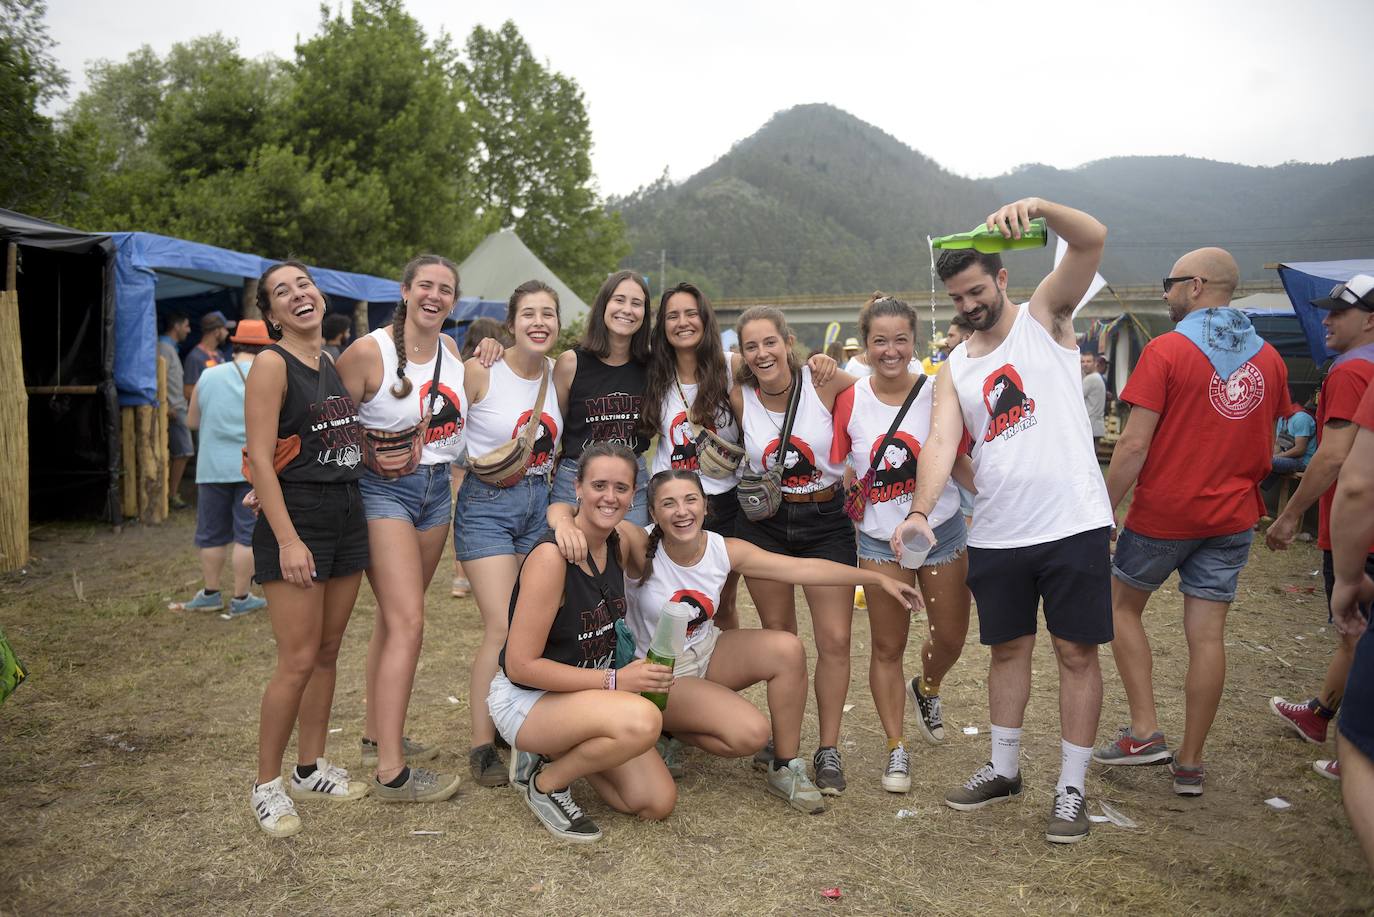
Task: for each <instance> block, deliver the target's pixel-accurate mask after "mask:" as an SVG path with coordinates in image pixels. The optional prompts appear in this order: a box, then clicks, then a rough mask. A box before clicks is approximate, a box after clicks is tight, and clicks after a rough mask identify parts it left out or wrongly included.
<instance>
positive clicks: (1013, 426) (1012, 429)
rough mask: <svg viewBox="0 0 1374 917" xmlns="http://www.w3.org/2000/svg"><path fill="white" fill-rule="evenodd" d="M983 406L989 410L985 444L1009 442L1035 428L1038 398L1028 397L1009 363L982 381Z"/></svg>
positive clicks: (984, 436)
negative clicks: (1000, 441) (1019, 434)
mask: <svg viewBox="0 0 1374 917" xmlns="http://www.w3.org/2000/svg"><path fill="white" fill-rule="evenodd" d="M983 406H984V407H986V408H987V409H988V429H987V432H986V433H984V434H983V442H985V443H990V442H992V441H993V440H994V439H999V438H1000V439H1002V440H1009V439H1011V438H1012V437H1013V436H1015V435H1016V434H1018V433H1020V432H1022V431H1024V430H1029V429H1030V428H1031V427H1033V426H1035V424H1036V422H1037V421H1036V418H1035V399H1034V398H1031V397H1030V396H1029V395H1027V394H1026V386H1025V383H1023V382H1022V381H1021V374H1020V373H1018V372H1017V371H1016V367H1015V366H1012V365H1011V364H1010V363H1007V364H1005V365H1003V366H1000V367H998V368H997V369H995V370H993V371H992V372H990V373H988V375H987V376H986V377H985V378H984V379H983Z"/></svg>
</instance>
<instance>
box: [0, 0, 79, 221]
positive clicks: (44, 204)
mask: <svg viewBox="0 0 1374 917" xmlns="http://www.w3.org/2000/svg"><path fill="white" fill-rule="evenodd" d="M45 9H46V6H45V4H44V3H43V2H42V0H0V162H3V163H4V164H5V165H4V167H3V168H0V206H3V207H6V208H10V209H15V210H23V211H26V212H29V213H32V214H34V215H37V216H56V215H57V211H59V210H60V209H61V206H62V203H63V201H64V200H65V199H66V196H67V194H68V192H70V191H71V190H73V189H74V188H75V186H76V185H77V184H78V183H79V180H80V177H81V171H80V169H79V167H78V165H77V161H76V152H75V150H74V149H73V148H72V145H71V144H70V143H68V142H67V141H66V138H65V137H64V136H63V135H62V134H61V133H60V132H59V131H58V130H57V127H56V125H55V124H54V123H53V120H52V119H51V118H49V117H47V116H46V115H44V114H43V113H42V110H41V109H42V107H43V106H44V105H46V104H48V103H50V102H52V101H54V100H55V99H58V98H61V97H62V96H63V95H64V94H65V92H66V88H67V75H66V73H64V72H63V71H62V69H61V68H60V67H58V65H57V62H56V61H55V60H54V59H53V57H52V46H53V42H52V39H51V38H50V37H49V36H48V30H47V26H46V25H45V24H44V22H43V14H44V12H45Z"/></svg>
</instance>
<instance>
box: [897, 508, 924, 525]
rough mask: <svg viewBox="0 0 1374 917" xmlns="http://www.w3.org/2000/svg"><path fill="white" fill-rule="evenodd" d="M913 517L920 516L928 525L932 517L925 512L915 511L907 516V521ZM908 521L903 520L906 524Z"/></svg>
mask: <svg viewBox="0 0 1374 917" xmlns="http://www.w3.org/2000/svg"><path fill="white" fill-rule="evenodd" d="M912 516H920V517H921V518H922V519H924V520H925V521H926V524H927V525H929V524H930V516H928V515H926V513H925V511H924V510H919V509H913V510H912V511H911V512H909V513H907V514H906V519H910V518H911V517H912ZM906 519H903V520H902V521H903V522H905V521H906Z"/></svg>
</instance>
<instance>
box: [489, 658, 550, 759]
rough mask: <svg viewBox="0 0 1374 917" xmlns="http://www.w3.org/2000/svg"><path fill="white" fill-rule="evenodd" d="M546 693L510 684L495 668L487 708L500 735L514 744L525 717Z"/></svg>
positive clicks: (504, 675) (503, 673) (504, 674)
mask: <svg viewBox="0 0 1374 917" xmlns="http://www.w3.org/2000/svg"><path fill="white" fill-rule="evenodd" d="M547 693H549V692H547V691H540V690H537V689H534V688H521V687H519V686H518V685H515V684H512V683H511V680H510V679H509V678H507V677H506V673H505V672H502V671H501V670H500V669H497V670H496V677H494V678H493V679H492V680H491V690H490V691H488V692H487V710H488V711H489V712H490V713H491V719H492V722H494V723H495V724H496V731H497V732H499V733H501V737H502V738H504V739H505V740H506V741H507V742H509V743H510V744H512V745H515V744H516V742H515V737H516V736H518V735H519V734H520V727H522V726H524V725H525V718H526V717H528V716H529V715H530V710H532V709H533V708H534V705H535V703H537V702H538V700H539V698H541V697H543V696H544V695H545V694H547ZM517 747H518V746H517Z"/></svg>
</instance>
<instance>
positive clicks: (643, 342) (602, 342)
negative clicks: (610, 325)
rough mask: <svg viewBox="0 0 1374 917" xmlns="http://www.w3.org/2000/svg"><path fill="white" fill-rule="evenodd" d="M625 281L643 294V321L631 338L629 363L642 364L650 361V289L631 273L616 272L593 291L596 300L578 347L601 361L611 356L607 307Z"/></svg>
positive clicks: (642, 280) (641, 279) (593, 302)
mask: <svg viewBox="0 0 1374 917" xmlns="http://www.w3.org/2000/svg"><path fill="white" fill-rule="evenodd" d="M627 280H633V281H634V282H635V283H637V284H639V288H640V289H641V290H643V291H644V321H643V322H642V323H640V326H639V330H638V331H636V332H635V333H634V335H632V336H631V337H630V359H631V360H634V361H635V362H638V363H643V362H644V361H645V360H647V359H649V285H648V284H647V283H645V282H644V278H643V277H641V276H639V275H638V274H636V273H635V272H634V271H616V272H615V273H614V274H612V275H611V276H609V277H607V278H606V282H605V283H603V284H602V285H601V289H599V290H597V291H596V299H594V300H592V308H591V311H590V312H588V313H587V330H586V332H584V333H583V335H582V342H581V345H580V346H581V347H582V349H583V350H586V351H588V352H589V353H591V354H593V355H594V356H596V357H599V358H600V359H603V360H604V359H606V357H609V356H610V355H611V333H610V331H608V330H607V329H606V304H607V303H609V302H610V301H611V297H612V296H614V295H615V288H616V287H618V286H620V285H621V284H622V283H624V282H625V281H627Z"/></svg>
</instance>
